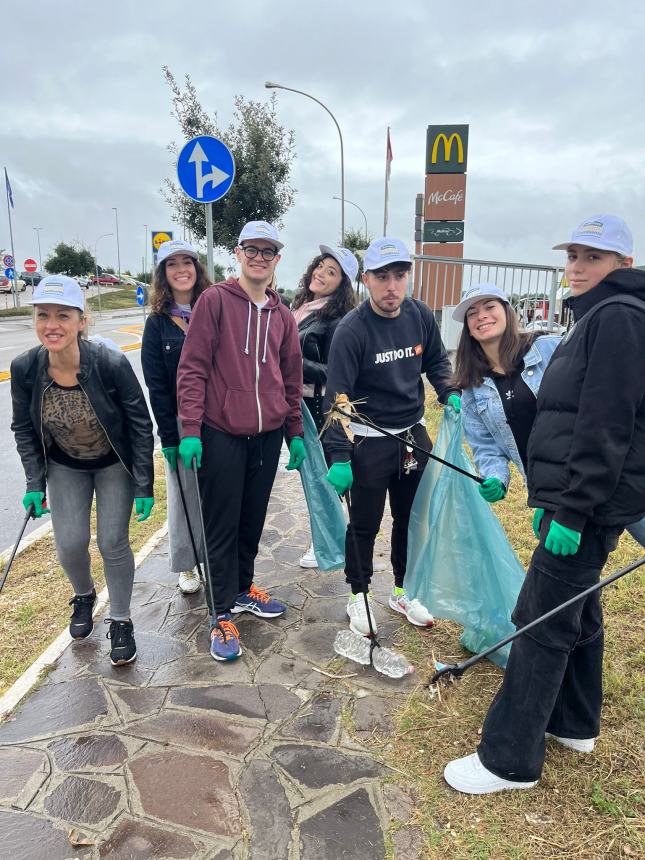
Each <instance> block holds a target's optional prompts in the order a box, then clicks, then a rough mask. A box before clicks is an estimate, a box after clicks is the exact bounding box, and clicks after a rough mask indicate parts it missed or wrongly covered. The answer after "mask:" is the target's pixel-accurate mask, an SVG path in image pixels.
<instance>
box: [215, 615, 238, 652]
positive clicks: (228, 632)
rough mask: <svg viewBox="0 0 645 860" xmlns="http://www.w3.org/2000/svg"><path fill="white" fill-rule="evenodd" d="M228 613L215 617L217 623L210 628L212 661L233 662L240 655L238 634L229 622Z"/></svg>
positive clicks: (233, 625) (231, 622) (229, 616)
mask: <svg viewBox="0 0 645 860" xmlns="http://www.w3.org/2000/svg"><path fill="white" fill-rule="evenodd" d="M231 619H232V616H231V613H230V612H223V613H222V614H221V615H218V616H217V623H216V625H214V626H213V627H211V657H212V658H213V660H235V659H237V658H238V657H239V656H240V654H241V653H242V648H241V647H240V634H239V633H238V630H237V627H236V626H235V624H233V621H232V620H231Z"/></svg>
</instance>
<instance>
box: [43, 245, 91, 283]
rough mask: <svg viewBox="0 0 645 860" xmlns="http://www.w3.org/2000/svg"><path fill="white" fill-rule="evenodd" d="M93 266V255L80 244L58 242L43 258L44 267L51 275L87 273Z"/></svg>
mask: <svg viewBox="0 0 645 860" xmlns="http://www.w3.org/2000/svg"><path fill="white" fill-rule="evenodd" d="M94 268H95V262H94V257H93V256H92V254H91V253H90V252H89V251H88V250H87V248H84V247H83V246H82V245H78V244H77V245H68V244H66V243H65V242H59V243H58V245H56V247H55V248H54V250H53V252H52V254H51V255H50V256H49V257H48V258H47V259H46V260H45V269H46V270H47V271H48V272H50V273H51V274H53V275H71V276H72V277H73V276H74V275H87V274H88V272H93V271H94Z"/></svg>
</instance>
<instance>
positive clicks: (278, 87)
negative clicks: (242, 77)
mask: <svg viewBox="0 0 645 860" xmlns="http://www.w3.org/2000/svg"><path fill="white" fill-rule="evenodd" d="M264 86H265V87H266V88H267V89H268V90H287V91H288V92H290V93H298V94H299V95H301V96H305V98H308V99H311V100H312V101H314V102H316V104H319V105H320V107H321V108H323V110H326V111H327V113H328V114H329V116H330V117H331V118H332V120H333V121H334V125H335V126H336V129H337V131H338V137H339V139H340V197H339V198H337V199H338V200H340V236H341V240H340V241H341V245H342V243H343V242H344V241H345V156H344V153H343V135H342V133H341V130H340V126H339V125H338V122H337V120H336V117H335V116H334V115H333V113H332V112H331V111H330V110H329V108H328V107H327V105H324V104H323V103H322V102H321V101H320V99H317V98H315V96H312V95H310V94H309V93H305V92H303V91H302V90H296V89H294V88H293V87H285V86H283V85H282V84H276V83H275V82H274V81H265V83H264Z"/></svg>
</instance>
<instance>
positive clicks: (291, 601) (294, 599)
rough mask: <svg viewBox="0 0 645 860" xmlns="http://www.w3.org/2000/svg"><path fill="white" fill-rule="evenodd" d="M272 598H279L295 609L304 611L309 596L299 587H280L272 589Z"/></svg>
mask: <svg viewBox="0 0 645 860" xmlns="http://www.w3.org/2000/svg"><path fill="white" fill-rule="evenodd" d="M271 596H272V597H277V599H278V600H282V601H283V602H284V603H287V604H288V605H289V606H292V607H293V608H294V609H302V607H303V606H304V605H305V603H306V602H307V595H306V594H305V592H304V591H303V590H302V589H301V588H300V586H298V585H279V586H278V587H277V588H272V589H271Z"/></svg>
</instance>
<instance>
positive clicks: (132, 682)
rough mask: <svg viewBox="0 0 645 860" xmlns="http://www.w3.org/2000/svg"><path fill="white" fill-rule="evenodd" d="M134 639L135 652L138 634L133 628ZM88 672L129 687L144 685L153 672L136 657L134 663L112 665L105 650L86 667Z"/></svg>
mask: <svg viewBox="0 0 645 860" xmlns="http://www.w3.org/2000/svg"><path fill="white" fill-rule="evenodd" d="M134 635H135V639H136V642H137V654H140V651H139V636H138V635H137V632H136V630H135V632H134ZM142 635H143V634H142ZM88 672H89V673H90V674H91V675H98V676H99V677H101V678H105V680H106V681H113V682H114V683H115V684H127V685H128V686H130V687H145V686H146V684H148V683H149V682H150V680H151V679H152V676H153V674H154V672H153V670H152V669H147V668H145V667H144V666H143V664H142V663H140V662H139V658H137V659H136V660H135V661H134V663H126V664H125V665H124V666H113V665H112V664H111V663H110V658H109V656H108V654H107V652H106V653H105V654H104V656H103V659H102V660H99V661H97V662H96V663H92V665H91V666H89V667H88Z"/></svg>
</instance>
